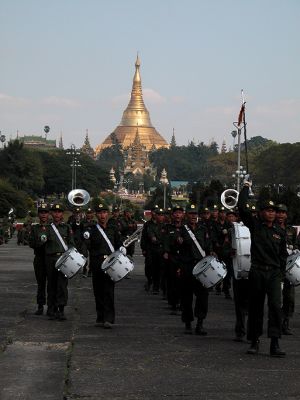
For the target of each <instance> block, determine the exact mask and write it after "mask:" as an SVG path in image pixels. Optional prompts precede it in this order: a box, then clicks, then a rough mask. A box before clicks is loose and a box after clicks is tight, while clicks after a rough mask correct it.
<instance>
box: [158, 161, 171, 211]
mask: <svg viewBox="0 0 300 400" xmlns="http://www.w3.org/2000/svg"><path fill="white" fill-rule="evenodd" d="M159 181H160V183H161V184H162V185H163V188H164V209H166V190H167V185H168V184H169V181H168V178H167V171H166V169H165V168H164V169H163V170H162V171H161V176H160V180H159Z"/></svg>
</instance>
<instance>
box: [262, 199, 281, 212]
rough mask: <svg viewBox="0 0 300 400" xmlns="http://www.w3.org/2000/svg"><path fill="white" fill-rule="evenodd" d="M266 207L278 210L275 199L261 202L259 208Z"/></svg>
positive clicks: (263, 208)
mask: <svg viewBox="0 0 300 400" xmlns="http://www.w3.org/2000/svg"><path fill="white" fill-rule="evenodd" d="M266 208H273V209H274V210H276V208H277V207H276V205H275V203H274V201H273V200H265V201H262V202H261V203H260V205H259V209H260V210H265V209H266Z"/></svg>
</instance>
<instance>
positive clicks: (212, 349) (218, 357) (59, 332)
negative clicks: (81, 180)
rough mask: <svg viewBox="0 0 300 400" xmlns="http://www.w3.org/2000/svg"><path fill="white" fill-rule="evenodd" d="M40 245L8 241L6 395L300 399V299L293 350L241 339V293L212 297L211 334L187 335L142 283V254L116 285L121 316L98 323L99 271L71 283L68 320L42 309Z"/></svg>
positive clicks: (2, 300)
mask: <svg viewBox="0 0 300 400" xmlns="http://www.w3.org/2000/svg"><path fill="white" fill-rule="evenodd" d="M32 259H33V255H32V250H31V249H30V248H28V247H26V246H25V247H24V246H17V245H16V240H15V238H13V239H12V240H11V241H10V242H9V243H8V244H7V245H4V246H0V345H1V353H0V354H1V357H0V368H1V374H0V399H1V400H12V399H14V400H15V399H22V400H27V399H28V400H29V399H30V400H35V399H39V400H40V399H51V400H52V399H53V400H62V399H65V400H73V399H81V400H96V399H106V400H110V399H146V400H148V399H164V398H171V399H182V398H187V399H212V400H213V399H215V400H219V399H220V400H221V399H222V400H224V399H233V400H235V399H261V398H264V399H271V398H272V399H273V398H276V399H290V400H292V399H300V382H299V378H298V376H299V373H300V347H299V343H300V340H299V337H300V317H299V312H300V307H299V306H298V303H299V302H300V299H299V293H298V292H299V289H298V288H297V289H296V291H297V296H298V301H297V306H296V312H295V316H294V318H293V320H292V328H293V331H294V335H293V336H289V337H287V336H285V337H283V339H282V342H281V343H282V347H283V348H284V349H285V350H286V352H287V357H286V358H285V359H274V358H271V357H270V356H269V340H268V339H267V338H266V337H263V338H262V345H261V352H260V354H259V355H258V356H249V355H246V354H245V352H246V350H247V348H248V345H247V344H246V343H236V342H234V341H233V340H232V339H233V336H234V332H233V328H234V309H233V301H232V300H225V299H224V297H223V296H216V295H215V294H214V293H213V292H212V293H211V294H210V297H209V314H208V318H207V321H206V323H205V327H206V328H207V330H208V336H207V337H199V336H195V335H185V334H183V324H182V323H181V320H180V316H173V315H170V311H169V309H168V307H167V304H166V301H164V300H162V299H161V296H159V295H158V296H155V295H150V294H147V293H146V292H145V291H144V289H143V284H144V275H143V258H142V256H141V254H140V252H139V251H137V255H136V256H135V265H136V267H135V270H134V271H133V273H132V274H131V279H126V280H123V281H122V282H120V283H119V284H117V286H116V314H117V317H116V324H115V326H114V328H113V329H112V330H105V329H103V328H99V327H95V326H94V323H95V318H96V314H95V305H94V299H93V293H92V288H91V279H90V278H86V279H84V278H82V276H81V275H79V276H77V277H75V278H74V279H73V280H71V281H70V282H69V305H68V306H67V307H66V315H67V317H68V320H67V321H65V322H60V321H49V320H48V319H47V317H46V316H41V317H39V316H35V315H34V311H35V307H36V305H35V294H36V293H35V292H36V284H35V278H34V273H33V267H32Z"/></svg>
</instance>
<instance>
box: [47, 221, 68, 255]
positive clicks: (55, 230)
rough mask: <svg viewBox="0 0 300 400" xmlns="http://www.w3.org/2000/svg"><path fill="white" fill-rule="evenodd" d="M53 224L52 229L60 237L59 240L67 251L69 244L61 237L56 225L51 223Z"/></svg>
mask: <svg viewBox="0 0 300 400" xmlns="http://www.w3.org/2000/svg"><path fill="white" fill-rule="evenodd" d="M51 226H52V229H53V230H54V232H55V234H56V236H57V237H58V240H59V241H60V243H61V245H62V247H63V248H64V250H65V251H67V250H68V246H67V245H66V243H65V242H64V239H63V238H62V237H61V235H60V233H59V231H58V229H57V228H56V226H55V225H54V224H53V223H52V224H51Z"/></svg>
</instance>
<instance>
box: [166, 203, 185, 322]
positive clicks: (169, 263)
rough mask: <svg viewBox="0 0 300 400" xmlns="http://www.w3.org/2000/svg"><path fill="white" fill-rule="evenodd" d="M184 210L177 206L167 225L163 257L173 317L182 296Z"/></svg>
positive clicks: (168, 297)
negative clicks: (181, 253)
mask: <svg viewBox="0 0 300 400" xmlns="http://www.w3.org/2000/svg"><path fill="white" fill-rule="evenodd" d="M185 231H186V229H185V228H184V209H183V207H182V206H180V205H176V206H174V207H173V209H172V223H171V224H167V225H166V236H165V240H164V253H163V257H164V259H165V263H166V269H167V299H168V303H169V305H170V307H171V315H177V309H178V307H179V305H180V295H181V287H180V285H181V257H180V254H179V248H180V246H181V244H182V242H183V234H184V233H185Z"/></svg>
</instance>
